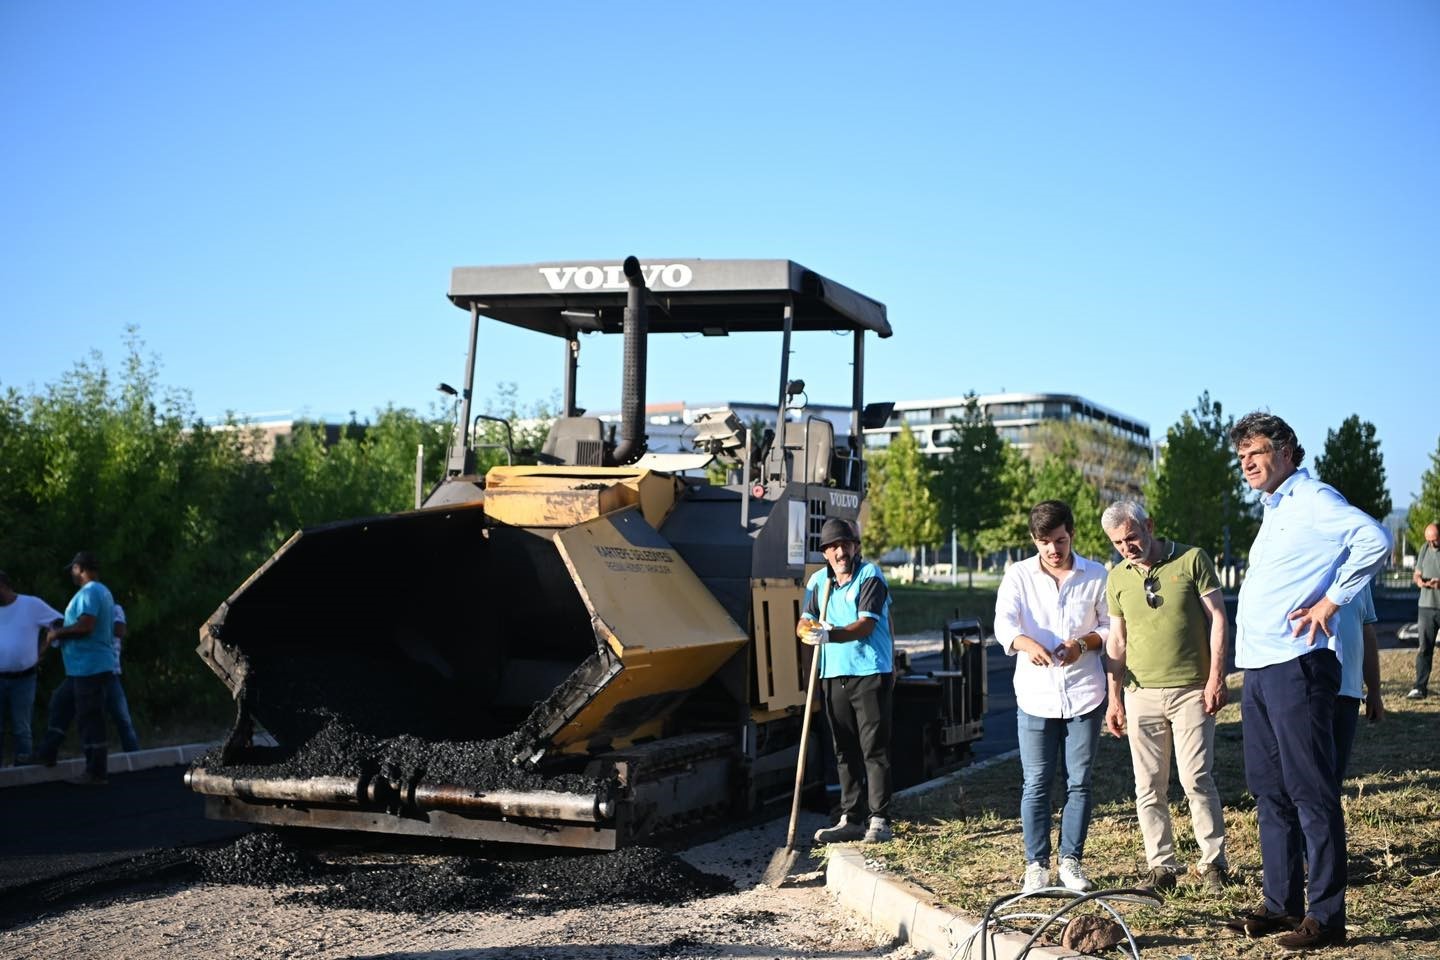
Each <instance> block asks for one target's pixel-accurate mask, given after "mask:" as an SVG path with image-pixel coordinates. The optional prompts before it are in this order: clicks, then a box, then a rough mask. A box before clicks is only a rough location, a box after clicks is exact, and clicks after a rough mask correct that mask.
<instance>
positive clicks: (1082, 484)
mask: <svg viewBox="0 0 1440 960" xmlns="http://www.w3.org/2000/svg"><path fill="white" fill-rule="evenodd" d="M1042 500H1063V501H1065V502H1066V503H1068V504H1069V505H1070V510H1071V511H1072V512H1073V513H1074V514H1075V549H1076V550H1077V551H1078V552H1079V553H1080V554H1082V555H1083V556H1085V557H1086V558H1087V559H1090V560H1097V561H1099V562H1101V563H1104V562H1105V561H1106V560H1108V559H1110V541H1109V539H1108V538H1107V537H1106V536H1105V531H1104V530H1102V529H1101V528H1100V513H1101V512H1102V511H1103V510H1104V507H1102V506H1101V504H1100V492H1099V491H1098V490H1096V489H1095V484H1094V483H1092V482H1091V481H1090V480H1088V479H1086V477H1085V475H1084V474H1083V473H1081V472H1080V468H1079V467H1078V466H1076V465H1075V451H1074V449H1073V448H1072V447H1070V446H1069V445H1068V444H1062V445H1061V448H1060V450H1059V451H1058V452H1057V453H1056V454H1054V455H1053V456H1050V457H1047V458H1046V460H1045V462H1044V463H1042V464H1040V467H1039V469H1037V470H1036V471H1035V480H1034V483H1033V484H1032V486H1031V488H1030V506H1034V505H1035V504H1037V503H1039V502H1040V501H1042ZM1025 512H1026V539H1027V540H1028V539H1029V507H1027V508H1026V511H1025Z"/></svg>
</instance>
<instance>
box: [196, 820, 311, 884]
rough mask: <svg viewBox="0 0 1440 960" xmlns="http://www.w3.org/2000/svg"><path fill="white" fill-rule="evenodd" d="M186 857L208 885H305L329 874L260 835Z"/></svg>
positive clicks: (288, 846)
mask: <svg viewBox="0 0 1440 960" xmlns="http://www.w3.org/2000/svg"><path fill="white" fill-rule="evenodd" d="M188 853H189V857H190V859H191V861H192V862H194V864H195V866H196V867H197V868H198V869H199V871H200V877H201V879H203V880H207V881H209V882H210V883H239V884H245V885H247V886H253V887H276V886H281V885H285V884H295V883H308V882H311V881H314V880H317V879H319V878H321V877H324V876H326V875H328V874H329V873H330V868H329V867H328V866H326V865H325V864H324V863H322V862H320V860H319V859H318V858H316V857H315V856H314V855H313V854H311V853H309V852H307V851H305V850H302V849H301V848H299V847H296V846H295V845H294V844H290V843H286V842H285V840H284V839H282V838H281V837H280V836H279V835H278V834H274V833H266V832H263V831H256V832H255V833H247V834H246V835H245V836H243V837H241V838H240V839H239V840H236V841H235V842H234V843H230V844H226V845H225V846H223V847H217V848H214V849H208V850H191V851H189V852H188Z"/></svg>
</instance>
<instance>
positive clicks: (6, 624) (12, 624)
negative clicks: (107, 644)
mask: <svg viewBox="0 0 1440 960" xmlns="http://www.w3.org/2000/svg"><path fill="white" fill-rule="evenodd" d="M61 619H63V618H62V617H61V616H60V612H59V611H58V610H56V609H54V608H53V607H51V606H50V604H48V603H46V602H45V601H44V600H41V599H40V598H39V597H32V596H28V595H26V594H23V593H16V592H15V590H14V588H13V587H12V586H11V584H10V578H9V576H7V575H6V574H5V571H3V570H0V738H3V735H4V730H5V727H6V726H9V728H10V736H11V737H12V738H13V739H14V741H15V752H14V754H13V756H14V757H15V759H16V762H20V758H22V757H24V758H26V760H28V759H29V755H30V749H31V747H32V746H33V744H32V742H31V737H30V715H31V714H32V713H33V712H34V710H35V676H36V669H35V667H36V664H37V663H39V660H40V631H41V630H42V629H45V628H46V627H50V626H52V625H53V624H55V623H56V622H58V621H60V620H61ZM3 748H4V743H3V739H0V750H3Z"/></svg>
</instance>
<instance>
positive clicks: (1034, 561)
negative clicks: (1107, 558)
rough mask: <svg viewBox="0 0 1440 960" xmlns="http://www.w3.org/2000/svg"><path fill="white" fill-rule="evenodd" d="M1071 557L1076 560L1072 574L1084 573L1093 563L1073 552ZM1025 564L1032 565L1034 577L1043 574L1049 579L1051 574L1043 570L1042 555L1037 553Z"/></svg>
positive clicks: (1027, 558) (1026, 559) (1031, 571)
mask: <svg viewBox="0 0 1440 960" xmlns="http://www.w3.org/2000/svg"><path fill="white" fill-rule="evenodd" d="M1070 556H1071V557H1073V558H1074V559H1075V565H1074V567H1073V568H1071V572H1072V573H1082V572H1084V570H1085V569H1086V568H1087V567H1089V566H1090V564H1091V562H1092V561H1090V560H1086V559H1085V558H1084V557H1082V556H1081V555H1080V554H1078V553H1075V552H1073V551H1072V552H1071V554H1070ZM1024 562H1025V563H1027V564H1029V565H1030V573H1031V574H1032V575H1035V576H1039V575H1042V574H1043V575H1045V576H1047V577H1048V576H1049V574H1047V573H1045V571H1044V570H1043V569H1042V568H1041V565H1040V554H1038V553H1037V554H1035V555H1034V556H1033V557H1026V558H1025V560H1024Z"/></svg>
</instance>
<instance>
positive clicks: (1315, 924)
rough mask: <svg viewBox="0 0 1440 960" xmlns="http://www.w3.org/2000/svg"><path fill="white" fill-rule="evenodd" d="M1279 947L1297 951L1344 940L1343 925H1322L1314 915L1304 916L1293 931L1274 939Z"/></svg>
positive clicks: (1314, 948)
mask: <svg viewBox="0 0 1440 960" xmlns="http://www.w3.org/2000/svg"><path fill="white" fill-rule="evenodd" d="M1275 942H1276V943H1277V944H1279V945H1280V949H1282V950H1287V951H1293V952H1295V953H1299V952H1300V951H1302V950H1319V949H1320V948H1321V947H1333V946H1335V945H1336V944H1340V943H1344V942H1345V928H1344V927H1322V926H1320V921H1319V920H1316V919H1315V918H1314V917H1306V918H1305V919H1304V920H1301V921H1300V926H1298V927H1296V928H1295V929H1294V931H1292V932H1290V933H1287V934H1285V936H1283V937H1281V938H1280V939H1278V940H1276V941H1275Z"/></svg>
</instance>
